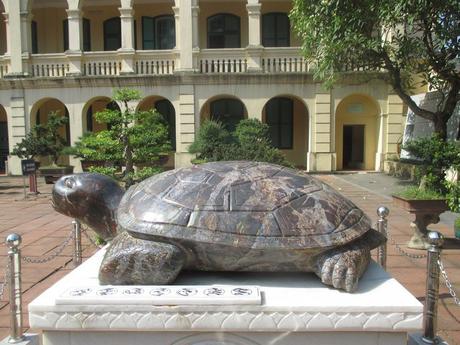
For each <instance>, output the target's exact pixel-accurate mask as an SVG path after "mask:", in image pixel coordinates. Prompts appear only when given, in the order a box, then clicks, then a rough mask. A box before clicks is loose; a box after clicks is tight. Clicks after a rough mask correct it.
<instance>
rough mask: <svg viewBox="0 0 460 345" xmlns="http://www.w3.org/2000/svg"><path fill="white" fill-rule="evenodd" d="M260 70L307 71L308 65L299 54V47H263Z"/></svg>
mask: <svg viewBox="0 0 460 345" xmlns="http://www.w3.org/2000/svg"><path fill="white" fill-rule="evenodd" d="M261 67H262V71H264V72H266V73H308V72H310V66H309V65H308V62H307V61H306V60H305V59H304V58H303V57H302V56H301V53H300V49H299V48H295V47H292V48H291V47H288V48H265V49H264V52H263V53H262V66H261Z"/></svg>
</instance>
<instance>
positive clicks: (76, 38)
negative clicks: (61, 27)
mask: <svg viewBox="0 0 460 345" xmlns="http://www.w3.org/2000/svg"><path fill="white" fill-rule="evenodd" d="M81 18H82V12H81V10H78V9H73V10H67V21H68V28H69V30H68V31H69V50H70V51H73V52H81V51H82V42H83V40H82V32H83V25H82V20H81Z"/></svg>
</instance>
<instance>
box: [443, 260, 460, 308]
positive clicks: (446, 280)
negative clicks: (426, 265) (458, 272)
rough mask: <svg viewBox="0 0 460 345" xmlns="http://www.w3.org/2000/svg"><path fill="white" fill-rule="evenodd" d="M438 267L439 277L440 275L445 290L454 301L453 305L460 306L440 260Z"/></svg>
mask: <svg viewBox="0 0 460 345" xmlns="http://www.w3.org/2000/svg"><path fill="white" fill-rule="evenodd" d="M438 266H439V270H440V271H441V275H442V277H443V279H444V284H445V285H446V287H447V289H448V290H449V293H450V295H451V296H452V298H453V299H454V303H455V304H456V305H457V306H460V300H459V298H458V297H457V293H456V292H455V290H454V287H453V286H452V283H451V282H450V280H449V277H448V276H447V271H446V269H445V268H444V265H443V263H442V261H441V258H439V260H438Z"/></svg>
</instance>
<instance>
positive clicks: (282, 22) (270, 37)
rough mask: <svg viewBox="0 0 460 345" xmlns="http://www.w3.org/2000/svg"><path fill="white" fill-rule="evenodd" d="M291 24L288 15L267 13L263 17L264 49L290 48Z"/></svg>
mask: <svg viewBox="0 0 460 345" xmlns="http://www.w3.org/2000/svg"><path fill="white" fill-rule="evenodd" d="M290 32H291V29H290V24H289V17H288V15H287V14H286V13H279V12H274V13H266V14H264V15H263V16H262V45H263V46H264V47H289V46H290Z"/></svg>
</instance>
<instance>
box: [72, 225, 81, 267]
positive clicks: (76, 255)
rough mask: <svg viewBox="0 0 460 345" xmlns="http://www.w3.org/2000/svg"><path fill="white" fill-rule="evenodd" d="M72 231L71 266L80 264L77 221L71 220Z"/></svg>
mask: <svg viewBox="0 0 460 345" xmlns="http://www.w3.org/2000/svg"><path fill="white" fill-rule="evenodd" d="M72 229H73V248H74V251H73V265H74V266H75V267H76V266H78V265H80V264H81V224H80V222H79V221H78V220H77V219H74V220H72Z"/></svg>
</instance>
